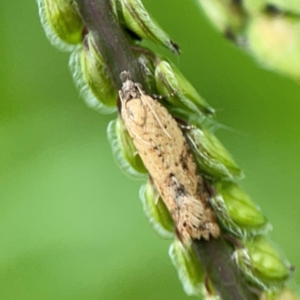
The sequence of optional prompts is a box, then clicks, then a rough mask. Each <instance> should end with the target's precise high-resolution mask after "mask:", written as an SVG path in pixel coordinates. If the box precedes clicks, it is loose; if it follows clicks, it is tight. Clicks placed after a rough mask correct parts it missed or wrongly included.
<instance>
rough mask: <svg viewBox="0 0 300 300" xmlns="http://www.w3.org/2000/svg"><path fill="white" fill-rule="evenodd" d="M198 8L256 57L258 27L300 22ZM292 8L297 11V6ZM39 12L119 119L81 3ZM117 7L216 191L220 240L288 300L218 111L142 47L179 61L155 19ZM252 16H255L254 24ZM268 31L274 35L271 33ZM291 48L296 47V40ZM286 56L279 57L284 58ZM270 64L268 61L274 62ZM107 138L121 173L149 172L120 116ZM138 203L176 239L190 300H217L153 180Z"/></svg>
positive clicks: (154, 86) (284, 272) (81, 78)
mask: <svg viewBox="0 0 300 300" xmlns="http://www.w3.org/2000/svg"><path fill="white" fill-rule="evenodd" d="M199 1H200V3H201V4H202V6H203V8H204V10H205V11H206V12H207V14H208V15H209V16H210V18H211V19H212V21H213V22H214V24H215V25H216V26H217V28H219V29H220V30H221V31H223V32H225V33H226V34H227V35H228V36H230V37H233V38H234V39H235V40H236V41H241V40H242V39H243V38H244V37H245V36H247V37H248V42H249V44H250V45H252V48H253V49H254V48H255V47H254V46H253V45H254V44H255V43H254V44H251V43H250V42H251V39H250V37H252V36H253V39H254V40H255V39H256V42H257V41H258V40H257V38H256V37H255V35H257V32H258V31H259V30H261V29H259V26H258V27H257V28H256V26H257V22H258V21H259V20H260V21H259V22H267V23H268V22H274V20H275V22H277V21H280V22H286V21H287V20H288V18H295V17H294V16H290V15H289V16H287V15H285V14H282V15H281V16H280V17H279V16H277V17H276V18H277V19H274V18H275V17H274V16H272V15H266V14H265V13H263V11H264V10H262V7H261V6H260V5H259V4H261V2H262V1H256V0H253V1H252V4H250V1H249V3H248V1H243V5H244V6H243V7H242V6H241V4H239V3H240V2H238V1H232V0H199ZM281 2H282V1H279V0H278V1H276V3H277V5H281V6H282V7H283V8H286V4H285V3H283V2H282V3H281ZM288 2H290V5H291V6H289V7H290V8H291V7H292V3H294V1H292V0H290V1H286V3H288ZM268 3H269V2H268ZM38 4H39V8H40V15H41V20H42V24H43V26H44V29H45V31H46V34H47V36H48V37H49V39H50V41H51V42H52V43H53V44H55V45H56V46H58V47H59V48H61V49H66V50H73V53H72V54H71V58H70V68H71V70H72V74H73V77H74V81H75V83H76V85H77V87H78V89H79V91H80V94H81V95H82V96H83V98H84V99H85V101H86V103H87V104H88V105H89V106H90V107H92V108H94V109H96V110H97V111H99V112H100V113H113V112H115V111H117V99H118V92H117V90H116V89H115V87H114V85H113V82H112V80H111V78H110V76H109V75H108V71H107V66H106V64H105V59H104V58H103V56H102V54H101V53H100V52H99V50H98V48H97V47H96V45H95V42H94V40H93V37H92V34H91V33H89V32H87V29H85V28H84V26H83V23H82V21H81V18H80V16H79V14H78V11H77V8H76V5H75V0H38ZM111 4H112V7H113V12H114V15H115V17H116V20H117V21H118V22H119V24H120V25H121V27H122V28H123V29H124V33H125V35H126V37H127V38H128V40H129V42H130V45H131V46H132V50H133V52H134V55H135V57H136V59H137V61H138V63H139V66H140V69H141V72H142V76H143V79H144V80H143V82H146V86H144V87H143V88H144V89H145V90H146V91H153V92H154V93H158V94H159V95H160V96H163V97H162V98H163V100H161V103H162V104H163V105H165V106H166V107H167V108H168V110H169V112H170V113H171V114H172V115H173V116H174V118H176V119H177V120H178V122H179V124H180V125H181V126H182V131H183V133H184V135H185V137H186V140H187V142H188V144H189V146H190V150H191V152H192V154H193V155H194V158H195V162H196V164H197V167H198V171H199V174H200V175H201V176H202V177H203V179H204V181H205V182H206V183H207V185H208V186H209V187H210V189H211V195H212V196H211V199H210V201H211V205H212V207H213V209H214V211H215V213H216V216H217V218H218V220H219V224H220V226H221V228H222V234H223V235H226V234H227V235H229V236H231V239H232V240H234V241H235V242H234V243H233V244H234V246H235V251H234V255H233V256H234V257H233V258H234V259H235V262H236V263H237V265H238V266H239V268H240V269H241V271H242V272H243V274H244V275H245V278H246V279H247V281H248V282H249V284H250V285H252V286H254V287H255V288H257V289H258V290H259V291H260V292H261V293H262V294H261V295H262V296H261V299H262V300H263V299H267V300H268V299H270V300H271V299H288V298H283V296H280V295H286V294H287V293H291V294H292V292H290V290H288V289H287V288H286V286H285V282H286V279H287V278H288V277H289V275H290V273H291V271H290V269H291V268H290V265H289V263H288V262H287V261H286V259H285V258H284V257H283V256H282V255H281V254H279V253H278V251H277V250H276V247H274V246H273V245H272V244H271V243H270V242H269V241H268V240H267V239H266V238H265V235H266V233H267V232H268V231H269V229H270V228H271V226H270V224H269V223H268V221H267V219H266V218H265V217H264V215H263V214H262V213H261V211H260V209H259V208H258V207H257V206H256V205H255V204H254V203H253V202H252V200H251V199H250V197H249V196H248V195H247V194H245V192H244V191H243V190H242V189H241V188H240V187H239V186H238V184H237V181H238V180H239V179H241V178H242V177H243V173H242V171H241V169H240V168H239V166H238V165H237V164H236V163H235V161H234V160H233V158H232V157H231V156H230V154H229V153H228V152H227V150H226V149H225V147H224V146H223V145H222V144H221V143H220V141H219V140H218V139H217V137H216V136H215V135H214V134H213V133H212V130H211V129H210V128H211V125H214V121H213V116H214V109H213V108H212V107H210V106H209V104H208V103H207V102H206V101H205V100H204V99H203V98H202V97H201V96H200V95H199V94H198V92H197V91H196V90H195V88H194V87H193V86H192V85H191V84H190V83H189V81H188V80H187V79H186V78H185V77H184V76H183V74H181V73H180V71H179V70H178V69H177V68H176V67H175V66H174V65H173V64H172V63H171V62H169V61H168V60H167V59H165V58H162V57H161V56H159V55H157V54H155V53H154V52H152V51H151V50H149V49H147V48H146V47H144V46H143V44H142V43H140V40H141V39H143V40H148V41H151V42H154V43H156V44H158V45H161V46H164V47H166V48H168V49H169V50H171V51H172V52H174V53H179V49H178V46H177V45H176V44H175V43H174V42H172V41H171V39H170V38H169V37H168V35H167V34H166V33H165V32H164V31H163V30H162V29H161V28H160V27H159V26H158V25H157V23H156V22H154V21H153V20H152V19H151V17H150V16H149V14H148V12H147V11H146V9H145V8H144V6H143V5H142V2H141V1H140V0H111ZM249 15H251V16H253V17H252V18H251V21H249ZM254 16H255V17H254ZM294 21H295V20H294ZM255 22H256V23H255ZM284 24H285V23H284ZM288 24H289V25H286V24H285V25H284V26H283V25H282V26H281V29H282V28H292V29H291V34H292V33H294V32H293V31H294V30H296V27H297V26H298V23H297V21H295V22H294V23H293V22H292V23H288ZM285 26H286V27H285ZM275 27H276V26H275ZM266 28H267V29H266V30H269V29H270V27H268V26H266ZM284 30H289V29H284ZM285 32H287V31H285ZM291 40H294V41H295V39H294V38H293V37H292V38H291ZM260 43H261V46H260V49H262V47H265V49H266V48H267V47H268V45H267V44H266V42H263V41H260ZM263 43H265V44H264V45H262V44H263ZM257 44H258V43H257ZM282 48H284V47H281V51H284V50H283V49H282ZM264 51H265V50H264ZM253 52H254V50H253ZM265 53H266V52H265ZM275 56H276V55H275ZM271 57H272V55H269V58H270V60H271V59H272V58H271ZM276 57H277V59H278V58H279V56H276ZM278 64H279V62H278ZM286 65H287V63H286V64H285V65H284V66H286ZM284 66H283V65H282V68H284ZM294 67H295V66H294ZM299 67H300V66H299ZM298 69H299V70H300V68H298ZM286 70H287V69H286ZM289 70H290V69H289ZM286 72H288V71H286ZM107 134H108V140H109V142H110V144H111V147H112V150H113V153H114V156H115V159H116V161H117V163H118V165H119V166H120V168H121V169H122V170H123V171H124V172H125V173H126V174H127V175H129V176H132V177H134V178H145V177H146V176H147V170H146V168H145V166H144V164H143V162H142V160H141V158H140V156H139V155H138V153H137V151H136V148H135V146H134V144H133V142H132V140H131V138H130V136H129V134H128V132H127V130H126V127H125V125H124V123H123V121H122V119H121V117H120V116H119V117H118V118H117V119H116V120H113V121H111V122H110V123H109V125H108V129H107ZM140 198H141V201H142V204H143V208H144V211H145V214H146V216H147V217H148V219H149V221H150V224H151V225H152V227H153V228H154V230H155V231H156V232H157V233H158V234H159V235H160V236H162V237H164V238H173V239H174V237H175V241H174V242H173V244H172V245H171V248H170V251H169V254H170V257H171V259H172V262H173V264H174V266H175V267H176V269H177V270H178V275H179V278H180V280H181V281H182V283H183V286H184V289H185V291H186V293H187V294H189V295H196V296H199V297H202V298H203V299H208V297H209V299H219V297H218V296H217V295H215V294H214V292H213V288H212V287H210V288H209V290H210V291H209V296H208V289H207V288H208V287H209V286H210V282H209V281H207V282H205V284H204V271H203V270H202V268H201V266H200V265H199V262H198V259H197V258H196V255H195V253H194V250H193V249H192V247H188V246H186V247H184V246H183V245H182V244H181V242H180V241H179V240H178V239H177V238H176V235H175V231H176V228H175V226H174V222H173V220H172V218H171V216H170V213H169V211H168V210H167V208H166V206H165V204H164V202H163V200H162V199H161V198H160V196H159V193H158V191H157V190H156V188H155V187H154V185H153V183H152V182H151V179H149V180H148V182H147V183H146V184H145V185H144V186H142V188H141V190H140ZM292 295H293V294H292ZM290 299H293V298H290Z"/></svg>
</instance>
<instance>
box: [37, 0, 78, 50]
mask: <svg viewBox="0 0 300 300" xmlns="http://www.w3.org/2000/svg"><path fill="white" fill-rule="evenodd" d="M37 3H38V6H39V14H40V19H41V23H42V26H43V28H44V30H45V33H46V35H47V37H48V39H49V41H50V42H51V44H52V45H54V46H56V47H57V48H59V49H60V50H63V51H71V50H73V49H74V46H76V45H78V44H80V43H81V42H82V29H83V22H82V20H81V18H80V16H79V14H78V11H77V9H76V6H75V1H74V0H37Z"/></svg>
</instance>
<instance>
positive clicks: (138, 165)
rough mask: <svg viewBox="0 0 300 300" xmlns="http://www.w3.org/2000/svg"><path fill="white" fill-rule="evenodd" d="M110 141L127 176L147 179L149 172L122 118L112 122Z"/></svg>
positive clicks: (109, 127)
mask: <svg viewBox="0 0 300 300" xmlns="http://www.w3.org/2000/svg"><path fill="white" fill-rule="evenodd" d="M107 136H108V141H109V143H110V145H111V148H112V152H113V154H114V157H115V160H116V162H117V164H118V165H119V167H120V169H121V170H122V171H124V173H125V174H126V175H129V176H131V177H134V178H141V177H145V175H146V174H147V170H146V168H145V166H144V164H143V162H142V160H141V158H140V156H139V155H138V154H137V151H136V148H135V146H134V144H133V143H132V139H131V138H130V136H129V134H128V132H127V130H126V127H125V125H124V123H123V121H122V119H121V118H118V119H116V120H113V121H111V122H110V123H109V124H108V127H107Z"/></svg>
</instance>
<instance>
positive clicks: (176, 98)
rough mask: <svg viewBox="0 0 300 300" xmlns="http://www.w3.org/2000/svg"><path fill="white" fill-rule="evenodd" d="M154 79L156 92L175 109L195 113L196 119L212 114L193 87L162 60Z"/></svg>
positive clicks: (211, 110)
mask: <svg viewBox="0 0 300 300" xmlns="http://www.w3.org/2000/svg"><path fill="white" fill-rule="evenodd" d="M155 79H156V85H157V89H158V92H159V93H160V94H161V95H166V96H167V101H168V102H169V103H170V104H171V105H174V106H175V107H178V108H181V109H185V110H188V111H189V112H191V113H196V114H197V117H198V118H200V119H201V117H202V119H203V118H204V116H203V115H212V114H214V109H213V108H211V107H210V106H209V105H208V104H207V103H206V102H205V100H203V99H202V98H201V97H200V95H199V94H198V93H197V91H196V90H195V89H194V88H193V86H192V85H191V84H190V83H189V82H188V81H187V80H186V78H185V77H184V76H183V75H182V74H181V73H180V72H179V70H178V69H177V68H176V67H175V66H173V67H171V65H170V64H169V63H168V62H166V61H164V60H162V61H161V62H160V63H159V64H158V65H157V66H156V69H155Z"/></svg>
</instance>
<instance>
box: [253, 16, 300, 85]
mask: <svg viewBox="0 0 300 300" xmlns="http://www.w3.org/2000/svg"><path fill="white" fill-rule="evenodd" d="M299 32H300V17H295V16H290V15H284V14H279V15H272V14H270V15H268V14H259V15H257V16H255V17H253V18H251V20H250V22H249V26H248V29H247V39H248V44H249V51H250V53H252V54H253V55H254V56H255V57H256V58H257V60H258V61H259V62H260V63H261V64H262V65H263V66H265V67H267V68H270V69H272V70H275V71H278V72H281V73H282V74H284V75H287V76H290V77H292V78H293V79H295V80H299V79H300V35H299Z"/></svg>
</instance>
